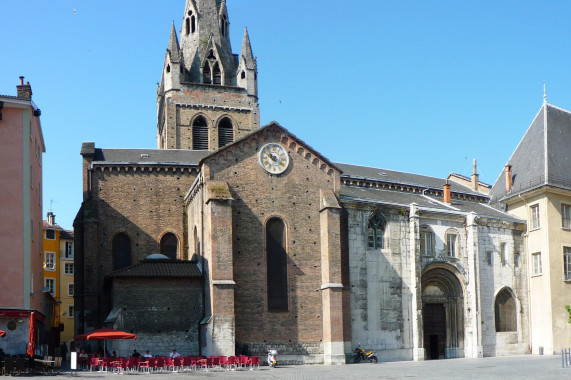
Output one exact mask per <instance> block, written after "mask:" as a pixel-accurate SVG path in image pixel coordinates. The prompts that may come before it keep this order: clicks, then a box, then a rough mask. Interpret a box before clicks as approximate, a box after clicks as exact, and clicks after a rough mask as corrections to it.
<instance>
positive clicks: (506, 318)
mask: <svg viewBox="0 0 571 380" xmlns="http://www.w3.org/2000/svg"><path fill="white" fill-rule="evenodd" d="M494 309H495V314H496V332H504V331H517V315H516V308H515V299H514V297H513V295H512V293H511V292H510V291H509V290H508V289H506V288H504V289H502V290H501V291H500V292H499V293H498V295H497V296H496V302H495V305H494Z"/></svg>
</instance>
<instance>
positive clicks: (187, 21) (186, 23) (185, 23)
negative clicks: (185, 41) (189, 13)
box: [184, 17, 190, 36]
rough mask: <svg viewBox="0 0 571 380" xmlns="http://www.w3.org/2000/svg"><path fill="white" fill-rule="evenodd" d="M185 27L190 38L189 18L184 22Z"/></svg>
mask: <svg viewBox="0 0 571 380" xmlns="http://www.w3.org/2000/svg"><path fill="white" fill-rule="evenodd" d="M184 25H185V29H186V35H187V36H188V35H189V34H190V19H189V18H188V17H187V18H186V20H184Z"/></svg>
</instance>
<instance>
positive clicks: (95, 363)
mask: <svg viewBox="0 0 571 380" xmlns="http://www.w3.org/2000/svg"><path fill="white" fill-rule="evenodd" d="M100 367H101V359H99V358H90V359H89V370H90V371H93V368H95V369H96V370H99V369H100Z"/></svg>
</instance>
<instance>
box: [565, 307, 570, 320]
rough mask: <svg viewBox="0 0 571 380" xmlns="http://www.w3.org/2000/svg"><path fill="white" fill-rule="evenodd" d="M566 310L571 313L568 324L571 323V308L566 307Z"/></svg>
mask: <svg viewBox="0 0 571 380" xmlns="http://www.w3.org/2000/svg"><path fill="white" fill-rule="evenodd" d="M565 309H567V312H568V313H569V320H568V322H569V323H571V306H569V305H565Z"/></svg>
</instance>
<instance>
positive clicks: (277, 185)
mask: <svg viewBox="0 0 571 380" xmlns="http://www.w3.org/2000/svg"><path fill="white" fill-rule="evenodd" d="M266 133H268V132H267V131H266ZM278 138H279V136H278V135H276V134H272V135H266V134H264V136H263V137H262V136H260V135H256V136H253V137H252V138H251V139H248V140H247V141H244V142H242V143H241V144H238V145H237V146H236V147H234V148H232V149H231V150H227V151H225V152H223V153H221V154H219V155H218V156H217V157H215V158H214V159H212V160H211V161H209V162H208V166H209V169H210V172H211V176H210V178H211V179H215V180H223V181H227V182H228V183H229V185H230V189H231V191H232V193H233V197H234V201H233V202H232V212H233V214H232V220H233V226H232V228H233V232H234V236H233V250H234V281H235V282H236V287H235V305H236V306H235V307H236V309H235V313H236V342H237V345H238V351H237V353H239V351H240V350H243V351H249V352H250V353H264V352H265V349H266V343H267V344H268V345H269V344H272V343H275V342H281V344H280V346H278V350H279V352H280V355H281V354H284V355H288V354H292V355H293V354H303V353H305V354H318V353H321V352H322V339H323V332H322V331H323V322H322V309H321V291H320V288H321V285H322V283H321V264H320V260H321V247H320V240H321V237H320V234H319V232H320V220H319V203H320V193H319V189H320V188H333V186H334V185H333V184H334V183H335V181H338V174H336V173H335V172H331V173H329V174H327V173H326V172H325V171H323V170H321V169H320V168H318V167H317V166H316V165H315V164H313V163H312V162H311V161H310V160H309V159H306V158H305V157H304V155H302V154H298V153H296V152H293V151H291V150H290V149H287V147H286V149H287V150H288V152H289V156H290V164H289V168H288V169H287V170H286V172H285V173H283V174H281V175H279V176H273V175H270V174H268V173H267V172H266V171H265V170H264V169H263V168H262V167H261V166H260V164H259V163H258V152H259V150H260V149H261V148H262V146H263V145H264V144H266V143H268V142H279V139H278ZM281 144H282V146H284V144H283V143H281ZM305 153H306V152H304V153H303V154H305ZM336 176H337V177H336ZM273 216H278V217H281V218H282V219H283V220H284V221H285V223H286V226H287V238H286V240H287V252H288V290H289V311H288V312H272V313H269V312H268V311H267V297H266V250H265V223H266V221H267V220H268V218H270V217H273ZM212 228H215V226H212ZM264 341H266V342H264Z"/></svg>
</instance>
